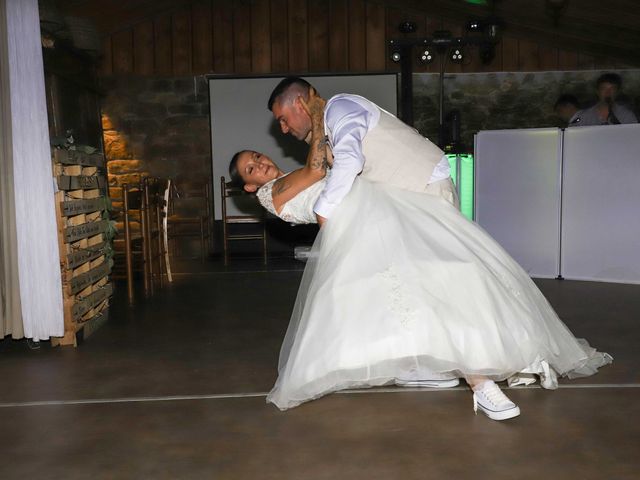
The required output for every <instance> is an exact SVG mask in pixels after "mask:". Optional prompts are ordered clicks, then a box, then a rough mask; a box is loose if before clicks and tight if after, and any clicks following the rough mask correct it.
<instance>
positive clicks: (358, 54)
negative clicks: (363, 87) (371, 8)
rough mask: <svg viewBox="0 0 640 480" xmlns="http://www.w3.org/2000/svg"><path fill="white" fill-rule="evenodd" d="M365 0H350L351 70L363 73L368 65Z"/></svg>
mask: <svg viewBox="0 0 640 480" xmlns="http://www.w3.org/2000/svg"><path fill="white" fill-rule="evenodd" d="M366 35H367V31H366V7H365V2H364V0H349V70H350V71H352V72H363V71H365V69H366V63H367V45H366Z"/></svg>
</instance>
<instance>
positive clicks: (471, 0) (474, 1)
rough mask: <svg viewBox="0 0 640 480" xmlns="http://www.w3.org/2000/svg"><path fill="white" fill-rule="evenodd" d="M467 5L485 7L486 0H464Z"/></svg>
mask: <svg viewBox="0 0 640 480" xmlns="http://www.w3.org/2000/svg"><path fill="white" fill-rule="evenodd" d="M466 2H467V3H471V4H473V5H486V4H487V0H466Z"/></svg>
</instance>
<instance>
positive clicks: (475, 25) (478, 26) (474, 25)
mask: <svg viewBox="0 0 640 480" xmlns="http://www.w3.org/2000/svg"><path fill="white" fill-rule="evenodd" d="M483 30H484V25H482V23H481V22H480V20H469V21H468V22H467V32H472V33H478V32H482V31H483Z"/></svg>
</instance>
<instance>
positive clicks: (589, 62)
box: [578, 53, 595, 70]
mask: <svg viewBox="0 0 640 480" xmlns="http://www.w3.org/2000/svg"><path fill="white" fill-rule="evenodd" d="M578 68H580V69H584V70H591V69H593V68H595V62H594V58H593V55H585V54H583V53H578Z"/></svg>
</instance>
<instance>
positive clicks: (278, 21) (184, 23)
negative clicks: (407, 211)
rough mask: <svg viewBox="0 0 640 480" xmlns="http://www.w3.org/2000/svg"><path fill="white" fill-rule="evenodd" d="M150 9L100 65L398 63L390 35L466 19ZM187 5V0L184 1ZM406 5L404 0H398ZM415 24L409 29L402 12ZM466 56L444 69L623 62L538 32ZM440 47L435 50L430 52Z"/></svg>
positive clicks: (367, 9)
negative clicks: (490, 52) (490, 53)
mask: <svg viewBox="0 0 640 480" xmlns="http://www.w3.org/2000/svg"><path fill="white" fill-rule="evenodd" d="M176 5H177V6H176V7H174V8H173V9H172V10H171V11H169V12H167V13H160V14H157V15H154V16H153V18H144V19H141V20H140V21H138V22H137V23H135V24H133V25H132V26H130V27H124V28H123V29H122V30H120V31H117V32H115V33H113V34H112V35H110V36H109V37H107V38H105V40H104V46H105V47H104V48H105V50H104V56H103V61H102V65H101V68H100V72H101V73H102V74H103V75H109V74H113V73H116V74H137V75H185V76H187V75H201V74H207V73H220V74H250V73H255V74H284V73H305V72H323V73H324V72H327V73H330V72H336V73H338V72H354V73H355V72H364V71H387V72H398V71H399V65H398V64H395V63H393V62H391V61H390V59H389V53H390V52H389V47H388V41H389V40H390V39H391V38H403V37H415V38H420V37H424V36H430V35H433V33H434V31H436V30H442V29H446V30H450V31H451V32H452V34H453V36H454V37H457V36H461V35H463V33H464V29H463V25H462V23H460V22H452V21H451V20H449V19H447V18H443V17H442V16H438V15H429V13H428V2H423V3H420V2H411V1H404V2H391V1H390V0H389V1H387V0H193V1H190V2H188V1H186V0H185V2H184V3H182V2H178V3H176ZM180 5H182V7H180ZM398 5H402V6H398ZM407 20H408V21H412V22H415V23H416V24H417V27H418V28H417V31H416V32H415V33H413V34H409V35H403V34H401V33H400V32H399V30H398V25H399V24H400V23H401V22H403V21H407ZM466 50H467V51H466V54H467V55H466V59H465V61H464V63H463V64H461V65H460V64H453V63H452V62H451V61H450V60H448V59H447V64H446V71H447V72H448V73H455V72H490V71H513V72H515V71H536V70H573V69H606V68H615V67H616V66H618V67H620V66H623V67H624V66H626V65H625V62H624V61H620V60H618V61H616V60H614V59H612V58H609V57H602V56H593V55H586V54H584V53H580V52H577V51H567V50H558V49H557V48H555V47H550V46H548V45H543V44H538V42H537V41H536V40H535V39H531V40H530V39H526V38H525V39H518V38H514V37H510V36H507V37H504V38H503V39H502V41H501V42H500V44H498V46H497V49H496V55H495V58H494V60H493V61H492V62H491V63H490V64H489V65H484V64H482V62H481V59H480V57H479V52H478V48H477V47H468V48H467V49H466ZM434 53H435V52H434ZM418 58H419V48H417V47H416V48H414V51H413V52H412V62H413V64H414V71H415V72H437V71H438V70H439V65H438V63H439V57H438V55H437V54H434V62H433V63H432V64H429V65H424V64H422V63H421V62H419V60H418Z"/></svg>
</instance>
